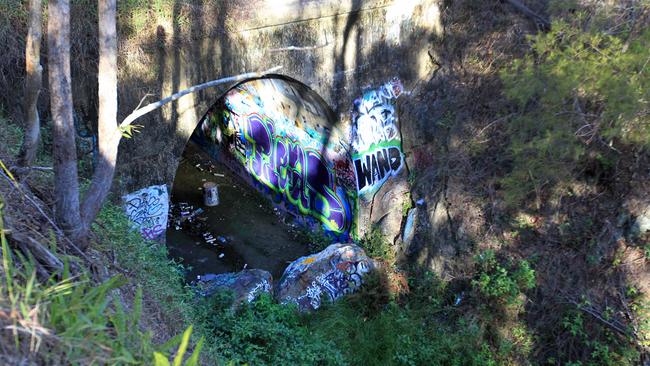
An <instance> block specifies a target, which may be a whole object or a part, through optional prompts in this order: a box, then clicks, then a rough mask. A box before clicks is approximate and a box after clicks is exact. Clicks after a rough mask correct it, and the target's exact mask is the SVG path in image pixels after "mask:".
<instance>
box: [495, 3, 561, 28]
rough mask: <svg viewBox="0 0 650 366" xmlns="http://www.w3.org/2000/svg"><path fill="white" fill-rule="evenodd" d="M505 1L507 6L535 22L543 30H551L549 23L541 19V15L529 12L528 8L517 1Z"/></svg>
mask: <svg viewBox="0 0 650 366" xmlns="http://www.w3.org/2000/svg"><path fill="white" fill-rule="evenodd" d="M505 1H506V2H507V3H508V4H510V5H512V6H513V7H514V8H515V9H517V10H518V11H520V12H521V13H523V14H524V15H526V16H527V17H529V18H531V19H532V20H534V21H535V22H537V23H538V24H539V25H541V26H542V28H544V30H549V29H551V22H549V21H548V20H547V19H546V18H544V17H542V16H541V15H539V14H537V13H535V12H534V11H532V10H530V8H529V7H527V6H526V5H524V4H523V3H522V2H521V1H519V0H505Z"/></svg>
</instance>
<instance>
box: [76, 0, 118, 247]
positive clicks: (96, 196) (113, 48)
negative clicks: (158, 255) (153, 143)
mask: <svg viewBox="0 0 650 366" xmlns="http://www.w3.org/2000/svg"><path fill="white" fill-rule="evenodd" d="M98 6H99V9H98V13H99V69H98V94H99V113H98V121H97V127H98V144H99V159H98V161H97V166H96V167H95V171H94V172H93V179H92V182H91V184H90V189H89V190H88V192H87V193H86V195H85V196H84V200H83V203H82V206H81V219H82V233H81V235H83V236H85V235H86V234H87V233H88V231H89V230H90V225H91V224H92V222H93V221H94V220H95V217H96V216H97V214H98V213H99V210H100V208H101V205H102V203H103V202H104V199H105V198H106V196H107V195H108V192H109V191H110V188H111V183H112V182H113V176H114V174H115V162H116V160H117V148H118V145H119V143H120V138H121V133H120V131H119V129H118V127H117V27H116V2H115V0H100V1H99V5H98Z"/></svg>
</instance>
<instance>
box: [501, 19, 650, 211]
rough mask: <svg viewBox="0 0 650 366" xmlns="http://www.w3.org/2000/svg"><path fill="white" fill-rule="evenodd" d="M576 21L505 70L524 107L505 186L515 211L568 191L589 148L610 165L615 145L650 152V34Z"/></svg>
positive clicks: (511, 94) (558, 24)
mask: <svg viewBox="0 0 650 366" xmlns="http://www.w3.org/2000/svg"><path fill="white" fill-rule="evenodd" d="M569 19H572V21H570V22H569V21H562V20H558V21H554V22H553V25H552V29H551V31H550V32H548V33H539V34H537V35H535V36H533V37H531V42H532V46H531V51H530V53H529V54H528V55H526V56H525V57H523V58H521V59H518V60H515V61H514V62H513V63H512V65H511V66H510V67H507V68H505V69H504V70H503V71H502V72H501V79H502V81H503V83H504V91H505V94H506V96H507V97H508V98H509V99H511V100H512V101H513V102H514V103H515V104H516V106H517V115H516V117H515V118H513V119H512V120H511V121H512V122H511V124H510V126H509V133H510V137H511V142H510V146H509V150H510V154H511V159H512V162H513V167H512V171H511V172H510V174H508V175H507V176H506V177H505V178H503V180H502V183H503V186H504V188H505V197H506V201H507V203H508V204H510V205H511V206H516V205H519V204H520V203H522V202H523V201H524V200H525V199H526V198H528V197H530V196H531V194H534V195H535V196H537V198H538V200H539V199H540V196H541V195H543V194H544V192H548V191H550V189H551V188H553V187H556V188H560V189H562V188H566V187H568V186H569V184H570V183H571V181H572V180H573V179H575V176H576V175H575V173H576V170H577V168H578V165H579V164H580V163H581V161H583V160H584V159H585V158H586V156H587V154H586V153H587V151H588V150H591V151H593V154H592V155H595V156H596V160H598V161H609V162H610V163H609V164H610V165H611V160H612V159H615V158H617V157H610V156H608V155H611V153H610V151H611V150H613V148H610V147H611V146H613V144H615V143H616V144H629V145H632V146H639V147H648V146H650V114H648V113H647V111H648V108H649V107H650V106H649V104H650V68H649V67H647V60H648V58H649V57H650V48H648V47H647V44H648V42H650V30H645V31H643V32H641V33H640V34H638V35H630V36H631V37H630V39H629V40H626V39H625V36H626V34H625V33H622V34H621V33H619V34H616V35H614V34H611V33H610V32H607V31H605V30H601V29H598V28H597V27H594V26H591V24H593V23H589V20H587V19H586V17H584V16H582V15H580V14H578V15H577V16H575V15H574V16H572V17H571V18H569ZM612 156H613V155H612Z"/></svg>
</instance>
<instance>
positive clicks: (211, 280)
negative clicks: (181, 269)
mask: <svg viewBox="0 0 650 366" xmlns="http://www.w3.org/2000/svg"><path fill="white" fill-rule="evenodd" d="M196 288H197V290H198V291H199V293H200V294H201V295H203V296H211V295H214V294H215V293H217V292H221V291H232V292H233V294H234V302H233V305H235V306H237V305H239V304H241V303H243V302H244V301H248V302H251V301H253V300H255V299H256V298H257V297H258V296H259V295H261V294H262V293H272V290H273V276H271V274H270V273H269V272H267V271H264V270H261V269H245V270H243V271H241V272H230V273H222V274H217V275H215V274H207V275H202V276H198V278H197V281H196Z"/></svg>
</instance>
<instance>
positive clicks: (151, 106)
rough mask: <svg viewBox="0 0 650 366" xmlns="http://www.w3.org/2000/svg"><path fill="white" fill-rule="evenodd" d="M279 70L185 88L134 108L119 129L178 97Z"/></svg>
mask: <svg viewBox="0 0 650 366" xmlns="http://www.w3.org/2000/svg"><path fill="white" fill-rule="evenodd" d="M281 68H282V66H276V67H273V68H270V69H268V70H266V71H262V72H249V73H247V74H240V75H236V76H230V77H227V78H222V79H217V80H212V81H208V82H207V83H203V84H199V85H194V86H191V87H189V88H187V89H185V90H181V91H179V92H178V93H176V94H173V95H171V96H169V97H167V98H165V99H161V100H159V101H157V102H155V103H151V104H147V105H146V106H144V107H142V108H136V110H134V111H133V113H131V114H129V115H128V116H126V118H125V119H124V121H122V123H120V129H123V128H124V127H126V126H128V125H130V124H131V123H133V121H135V120H136V119H138V118H140V117H142V116H144V115H145V114H147V113H149V112H151V111H153V110H156V109H158V108H160V107H162V106H164V105H165V104H167V103H169V102H173V101H175V100H176V99H179V98H180V97H182V96H185V95H187V94H190V93H196V92H198V91H201V90H203V89H207V88H210V87H213V86H217V85H219V84H225V83H232V82H235V81H240V80H244V79H250V78H256V77H261V76H264V75H266V74H270V73H273V72H276V71H278V70H280V69H281Z"/></svg>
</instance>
